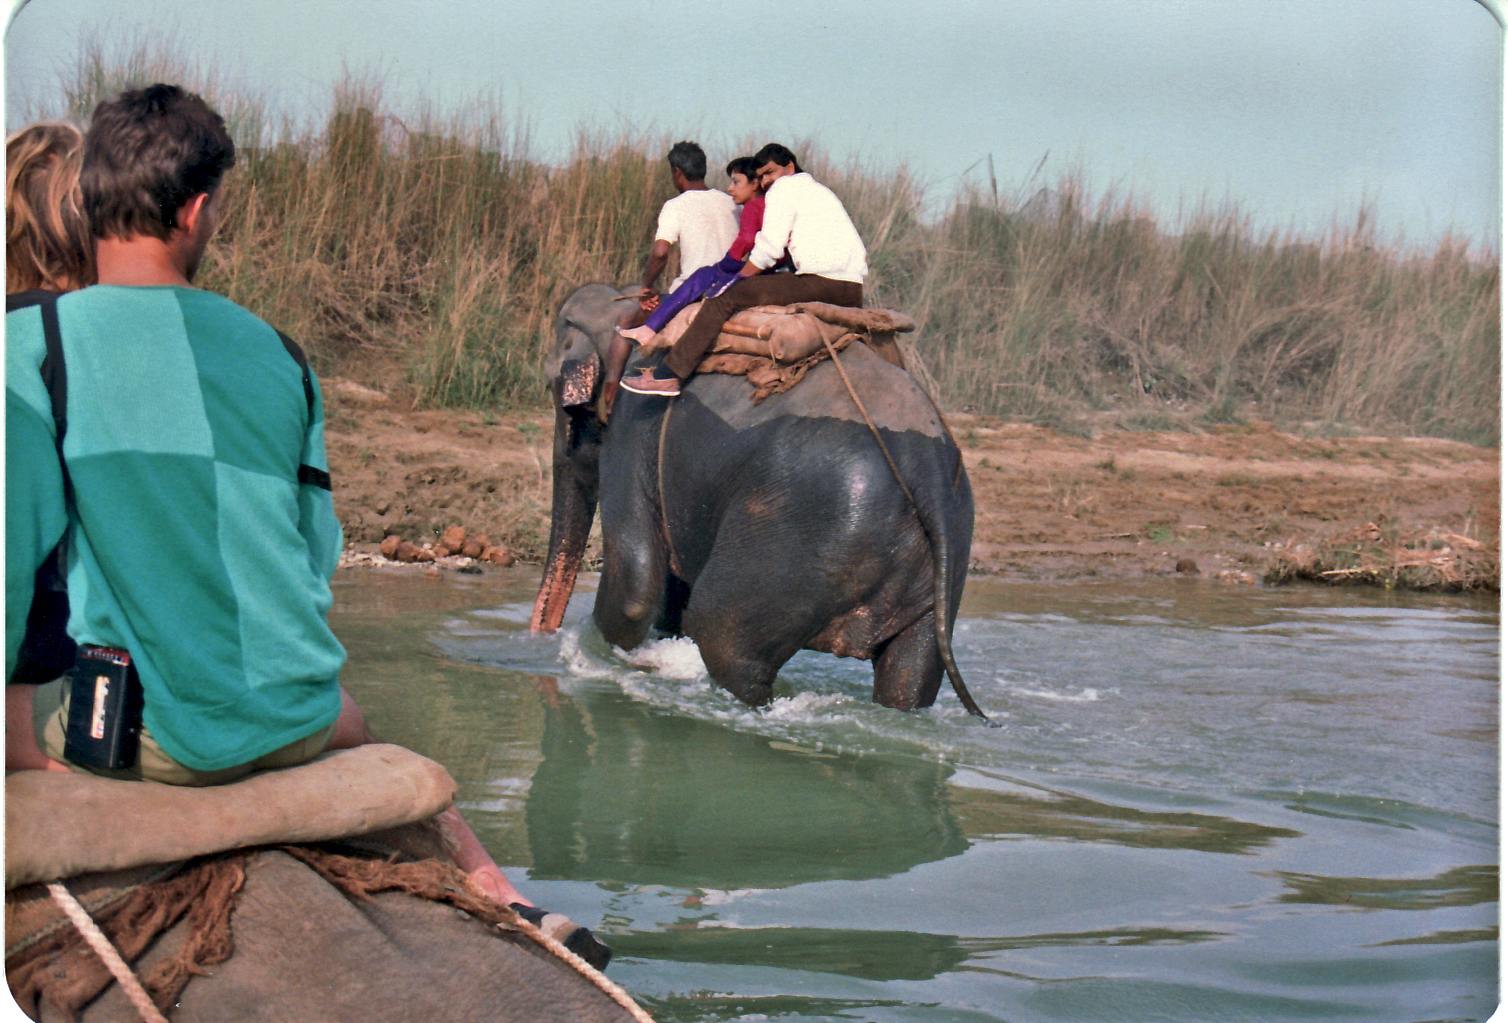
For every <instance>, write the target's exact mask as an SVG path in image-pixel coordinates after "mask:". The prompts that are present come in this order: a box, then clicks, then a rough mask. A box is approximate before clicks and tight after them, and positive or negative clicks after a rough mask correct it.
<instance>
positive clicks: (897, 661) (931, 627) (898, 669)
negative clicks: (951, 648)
mask: <svg viewBox="0 0 1508 1023" xmlns="http://www.w3.org/2000/svg"><path fill="white" fill-rule="evenodd" d="M942 677H943V660H942V655H941V654H939V653H938V652H937V634H936V626H935V624H934V622H933V618H932V612H930V611H929V612H927V613H926V614H924V615H922V616H921V617H920V618H918V619H917V620H916V621H915V622H912V623H911V624H910V625H909V626H907V627H906V629H905V630H903V631H902V632H901V633H900V634H899V635H897V636H895V637H894V638H892V639H891V640H890V641H889V642H887V643H886V644H885V645H884V646H883V647H881V648H880V649H879V650H878V651H877V652H876V654H875V658H874V702H875V703H878V704H880V705H881V706H883V707H891V708H893V709H895V710H917V709H919V708H921V707H930V706H932V704H933V703H934V702H936V700H937V690H938V688H939V687H940V686H941V685H942Z"/></svg>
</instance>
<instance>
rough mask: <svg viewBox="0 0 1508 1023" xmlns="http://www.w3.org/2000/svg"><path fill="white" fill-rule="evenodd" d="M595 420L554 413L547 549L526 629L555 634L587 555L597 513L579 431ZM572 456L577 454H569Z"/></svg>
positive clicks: (591, 470) (589, 428)
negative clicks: (553, 448) (541, 575)
mask: <svg viewBox="0 0 1508 1023" xmlns="http://www.w3.org/2000/svg"><path fill="white" fill-rule="evenodd" d="M595 426H596V422H595V419H588V418H587V417H579V416H571V415H568V414H567V413H565V412H564V411H558V412H557V413H556V417H555V459H554V476H555V479H554V489H553V496H552V500H551V506H550V548H549V551H548V553H547V554H546V555H545V571H544V577H543V578H542V579H541V580H540V583H539V595H538V596H536V597H535V598H534V613H533V614H532V615H531V616H530V617H529V631H530V632H554V631H555V630H556V629H558V628H560V622H561V619H562V618H564V617H565V612H566V605H567V604H568V603H570V600H571V591H572V590H574V589H575V588H576V574H577V573H578V572H580V571H581V563H582V561H583V559H584V558H585V556H586V542H587V537H588V535H589V534H590V533H591V531H592V518H593V516H595V515H596V513H597V481H596V478H595V472H596V457H595V446H594V445H593V446H592V447H593V450H592V453H591V456H590V459H589V460H590V462H591V464H590V466H585V465H583V464H581V455H582V444H581V442H582V437H581V433H582V432H583V431H587V432H591V431H593V428H594V427H595ZM573 456H575V457H573Z"/></svg>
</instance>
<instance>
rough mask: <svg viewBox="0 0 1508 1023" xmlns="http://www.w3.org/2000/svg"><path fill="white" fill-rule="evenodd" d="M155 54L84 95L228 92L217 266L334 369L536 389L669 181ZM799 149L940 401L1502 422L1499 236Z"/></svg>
mask: <svg viewBox="0 0 1508 1023" xmlns="http://www.w3.org/2000/svg"><path fill="white" fill-rule="evenodd" d="M157 52H159V51H158V50H153V49H151V48H148V47H142V48H139V49H138V50H137V51H135V52H134V53H131V54H127V55H126V56H125V57H123V58H122V57H110V56H107V55H105V54H103V53H102V52H101V51H99V50H98V49H92V50H86V51H85V53H84V56H83V57H82V58H81V61H80V64H79V67H78V68H77V70H76V72H75V74H74V76H73V79H72V81H71V84H69V86H68V88H67V89H66V90H65V91H66V92H67V104H68V112H69V113H72V114H73V115H74V116H75V117H77V118H79V119H80V120H82V119H83V115H84V113H85V112H86V111H88V110H90V109H92V107H93V103H94V101H95V100H96V99H97V98H99V97H101V96H104V95H108V94H111V93H113V92H115V91H116V90H118V89H119V88H121V87H122V86H124V85H126V84H134V83H144V82H148V81H152V80H158V79H168V80H179V81H183V82H184V83H185V84H186V85H188V86H190V87H194V88H198V89H199V90H201V91H203V92H205V93H206V94H207V95H208V96H210V97H211V98H212V101H213V102H216V103H217V104H218V106H219V107H220V109H222V111H224V112H226V113H227V115H228V117H227V119H228V121H229V122H230V123H231V125H232V129H233V132H234V133H235V135H236V138H237V144H238V146H239V149H240V154H241V155H240V160H239V164H238V168H237V170H236V171H235V172H234V173H233V174H232V175H231V176H230V177H229V178H228V183H227V199H226V201H227V204H226V210H225V214H224V223H223V226H222V228H221V233H220V235H219V237H218V239H217V242H216V244H215V246H214V247H213V251H212V253H211V258H210V259H209V261H208V262H207V265H206V269H205V270H204V271H202V272H203V274H204V278H203V283H204V284H205V286H206V287H209V288H212V289H214V290H217V291H221V292H223V293H225V294H227V295H228V296H230V297H231V298H232V299H234V300H235V301H237V302H240V303H242V304H243V305H246V306H247V307H249V308H251V309H252V310H254V311H256V312H257V313H259V314H260V315H262V316H263V317H265V318H266V319H268V320H270V321H272V322H274V323H277V324H278V325H279V326H281V327H282V328H283V329H284V330H285V331H288V332H289V333H291V334H293V335H294V336H295V337H298V338H300V339H301V340H302V341H303V342H304V343H305V344H306V347H307V348H308V349H309V350H310V352H311V355H312V357H313V358H314V359H315V361H316V364H317V365H318V366H320V367H321V368H322V369H323V370H324V371H325V372H335V373H343V374H347V375H354V376H357V377H364V376H365V377H372V376H374V375H382V374H384V373H386V374H387V375H389V376H393V375H399V376H401V377H402V378H403V382H404V383H405V384H406V385H407V386H408V387H409V388H410V389H411V390H412V392H413V393H414V395H415V397H416V400H417V401H419V402H422V403H427V404H432V405H442V406H443V405H459V406H467V407H480V406H486V405H492V404H498V403H502V404H515V405H517V404H538V403H542V402H543V401H544V400H545V389H544V386H543V384H544V380H543V376H542V370H541V366H542V362H543V356H544V354H545V352H546V351H547V349H548V346H549V344H550V340H551V339H550V324H551V321H552V318H553V315H554V312H555V310H556V309H557V308H558V306H559V304H560V302H561V301H562V300H563V299H564V297H565V296H566V295H567V294H568V293H569V292H570V291H571V290H572V289H574V288H575V287H576V286H578V285H580V284H582V283H586V282H588V281H610V282H618V283H626V282H629V281H631V280H633V279H635V278H636V277H637V276H638V273H639V270H640V267H641V265H642V260H643V257H644V255H645V253H646V251H647V249H648V246H649V243H650V241H651V238H652V232H653V227H654V223H655V216H656V213H657V211H658V208H659V205H660V204H661V203H662V202H663V201H664V200H665V199H667V198H669V197H670V195H671V194H672V192H671V187H670V184H669V179H668V175H667V170H666V166H665V164H664V160H663V154H664V153H665V151H666V149H667V148H668V143H669V141H671V140H669V139H648V138H630V137H627V136H620V137H609V136H603V135H588V134H583V135H582V136H581V137H580V138H579V139H578V140H577V143H576V145H575V147H574V150H573V151H572V153H571V154H570V156H569V158H568V159H567V160H566V161H565V162H564V164H563V165H560V166H553V167H551V166H545V165H544V164H542V163H541V162H539V161H538V160H536V159H534V158H532V157H531V155H530V152H529V143H528V137H527V132H525V131H520V130H519V129H518V128H517V126H516V125H514V124H510V122H509V121H508V119H507V118H505V117H503V116H501V115H500V114H499V112H498V111H497V110H496V109H495V108H493V107H491V106H489V105H488V104H486V103H482V102H479V103H477V104H474V105H472V106H471V107H470V108H468V109H465V110H462V111H461V112H459V113H452V114H447V115H441V114H433V113H419V114H409V115H406V116H405V117H399V116H397V115H395V114H394V113H392V112H391V111H390V110H389V109H388V108H387V106H386V105H385V103H384V98H383V95H382V92H381V89H380V86H379V85H377V84H373V83H364V82H362V81H360V80H357V79H351V80H348V81H347V82H346V83H344V84H342V85H340V86H339V87H337V88H336V89H335V90H334V93H333V96H332V98H331V100H330V104H329V111H328V114H327V116H324V117H323V118H320V119H315V120H311V121H309V122H308V123H306V124H304V125H302V126H295V125H292V124H290V123H288V122H286V121H284V122H282V123H280V124H276V125H274V124H272V123H271V119H270V118H269V117H267V116H266V115H265V114H264V112H263V107H262V105H261V104H260V103H258V102H257V101H256V100H254V99H248V98H246V97H245V96H243V95H224V94H222V92H221V90H219V89H218V88H217V87H216V83H215V82H214V81H213V80H208V79H207V78H206V77H205V76H204V75H203V74H200V73H198V72H197V71H195V70H194V69H192V68H188V69H187V70H185V69H184V67H183V66H182V65H181V64H176V63H175V61H174V60H173V59H172V58H171V57H167V58H163V57H159V56H154V55H153V54H154V53H157ZM793 148H797V149H798V152H801V153H802V155H803V157H804V159H803V163H804V164H805V165H806V166H807V169H809V170H812V171H813V172H814V173H816V174H817V176H818V177H819V178H820V179H821V180H824V181H826V182H827V183H829V184H830V185H831V186H832V187H833V188H834V190H835V191H836V192H837V193H838V194H839V196H841V197H842V199H843V201H844V203H845V205H846V206H847V207H848V209H849V211H850V212H851V214H852V215H853V218H854V220H855V223H856V224H857V226H858V228H859V231H860V234H861V235H862V236H863V237H864V238H865V240H866V242H867V243H868V246H869V253H870V255H869V259H870V266H871V276H870V279H869V281H868V282H867V284H866V290H867V293H868V295H869V301H870V302H871V303H872V304H882V305H887V306H892V307H896V308H900V309H904V310H907V311H909V312H910V313H912V314H913V315H914V316H915V317H916V318H917V319H918V321H919V323H920V325H921V329H920V332H919V333H918V334H917V335H916V344H917V350H918V351H919V352H920V354H921V357H922V359H923V361H924V363H925V368H926V370H927V371H928V372H929V373H930V375H931V377H932V378H934V379H935V381H936V386H937V389H938V393H939V396H940V398H941V400H942V402H943V404H944V405H945V406H947V407H951V408H954V409H963V408H970V409H977V410H979V411H982V412H989V413H995V414H999V415H1004V416H1010V417H1017V418H1025V419H1030V420H1033V421H1036V422H1042V423H1048V424H1054V425H1059V426H1063V427H1068V428H1083V425H1084V424H1085V423H1088V422H1092V421H1101V422H1106V423H1113V424H1119V425H1128V426H1132V427H1138V426H1140V427H1154V428H1161V427H1177V426H1185V427H1197V426H1198V425H1199V424H1200V423H1218V422H1231V421H1236V420H1238V419H1240V418H1242V417H1249V416H1260V417H1262V418H1266V419H1270V420H1273V421H1276V422H1279V423H1282V424H1286V425H1293V424H1300V423H1307V424H1310V425H1311V426H1313V427H1316V428H1320V429H1354V430H1366V431H1376V432H1394V433H1398V432H1402V433H1415V434H1430V435H1439V436H1447V437H1455V438H1460V439H1466V440H1471V441H1474V442H1477V443H1486V444H1495V443H1497V439H1498V436H1499V429H1500V408H1499V394H1500V379H1501V375H1500V367H1499V324H1498V309H1499V290H1500V283H1499V267H1498V255H1497V254H1496V253H1492V254H1483V253H1472V252H1471V251H1469V250H1468V247H1467V246H1466V245H1465V244H1464V243H1461V242H1459V241H1456V240H1453V239H1450V238H1446V239H1443V240H1442V241H1441V242H1440V243H1439V245H1438V247H1437V248H1436V249H1435V250H1434V251H1433V252H1429V253H1417V252H1406V251H1400V250H1398V249H1396V248H1395V247H1393V246H1390V245H1387V244H1384V243H1383V242H1382V241H1381V240H1379V239H1378V238H1377V237H1376V235H1375V232H1374V230H1373V229H1372V228H1371V226H1370V224H1369V223H1368V222H1367V220H1366V218H1365V216H1363V217H1361V218H1358V221H1357V223H1356V224H1355V225H1354V226H1352V227H1349V228H1346V229H1337V230H1335V231H1333V232H1332V233H1331V234H1330V235H1329V236H1328V237H1324V238H1302V237H1297V236H1293V235H1278V234H1271V233H1269V234H1260V233H1258V232H1256V231H1254V230H1253V229H1252V228H1251V227H1250V225H1249V223H1248V222H1247V220H1246V219H1245V218H1244V217H1243V216H1242V215H1241V214H1240V212H1239V211H1238V210H1235V209H1227V210H1222V211H1215V212H1210V213H1205V214H1201V215H1198V216H1196V217H1195V218H1194V219H1193V222H1192V223H1191V224H1188V225H1183V226H1181V227H1180V228H1179V229H1178V230H1176V231H1174V230H1169V229H1168V228H1166V227H1164V226H1162V225H1159V224H1158V222H1157V221H1156V220H1155V219H1154V217H1153V216H1152V215H1151V214H1150V213H1149V212H1148V211H1147V210H1146V209H1144V208H1142V207H1141V206H1139V205H1138V204H1136V203H1135V202H1134V201H1131V200H1127V199H1120V198H1117V197H1116V196H1114V195H1106V196H1104V197H1101V198H1099V199H1093V198H1091V197H1089V196H1087V195H1085V194H1084V190H1083V187H1082V185H1081V184H1080V183H1079V181H1077V180H1074V179H1068V180H1064V181H1062V182H1060V183H1058V185H1057V186H1056V187H1055V188H1048V189H1042V190H1040V191H1039V192H1038V193H1037V194H1036V195H1033V196H1031V197H1030V198H1029V199H1027V200H1026V201H1024V202H1022V201H1016V200H1014V199H1011V198H1002V197H1001V196H1000V195H998V194H997V193H995V192H994V191H993V190H992V191H991V192H990V193H988V194H986V193H983V192H980V191H964V192H962V193H961V194H959V195H958V196H957V197H956V199H955V201H954V202H953V203H952V205H951V206H950V207H949V208H948V209H947V210H946V211H945V212H944V213H943V214H942V215H940V216H928V215H926V214H925V212H924V211H925V209H926V206H925V202H924V200H925V195H924V190H923V188H922V187H921V185H920V184H919V183H918V182H917V181H916V180H915V179H913V178H912V177H911V176H910V175H909V174H908V173H907V172H906V171H905V170H904V169H903V170H884V169H874V168H867V167H862V166H853V165H849V166H842V165H835V164H833V163H831V162H830V161H829V160H828V159H826V157H825V156H824V154H822V153H821V152H820V151H816V152H813V150H814V149H815V148H816V147H813V146H811V145H810V144H805V145H797V146H794V147H793ZM723 162H724V160H723V158H722V157H720V156H719V157H718V158H715V159H713V160H712V163H713V164H715V165H720V164H721V163H723ZM718 177H720V175H713V178H714V180H715V179H716V178H718ZM667 279H668V278H667ZM374 382H378V383H387V384H391V383H392V381H391V380H380V381H374Z"/></svg>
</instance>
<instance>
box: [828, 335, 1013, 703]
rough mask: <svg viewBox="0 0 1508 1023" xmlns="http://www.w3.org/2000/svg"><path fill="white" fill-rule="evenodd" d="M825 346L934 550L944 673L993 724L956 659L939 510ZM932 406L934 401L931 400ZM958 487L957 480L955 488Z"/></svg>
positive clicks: (960, 463) (940, 418) (934, 618)
mask: <svg viewBox="0 0 1508 1023" xmlns="http://www.w3.org/2000/svg"><path fill="white" fill-rule="evenodd" d="M822 343H823V344H824V345H826V346H827V354H828V357H829V358H831V359H832V361H833V366H834V367H835V368H836V369H837V371H838V375H839V376H840V377H842V378H843V386H844V387H846V388H848V396H849V397H850V398H852V399H853V403H854V404H855V405H856V406H858V409H859V414H860V415H862V416H863V417H864V423H865V424H866V425H867V426H868V427H869V432H870V433H871V434H873V435H874V440H875V443H876V444H878V445H879V446H880V454H882V455H884V456H885V463H886V464H887V465H889V466H890V474H891V475H892V476H894V477H895V482H896V483H897V484H899V485H900V488H901V493H902V494H904V495H906V500H907V501H909V502H910V503H911V507H912V508H913V509H914V510H915V511H916V521H917V522H918V523H919V524H920V525H921V527H922V533H923V535H925V536H926V538H927V545H928V546H929V547H930V548H931V549H932V621H933V625H934V627H935V628H936V630H937V633H936V634H937V652H938V655H939V656H941V657H942V662H943V669H944V670H945V671H947V673H948V681H949V682H950V683H951V684H952V686H953V691H954V692H955V693H957V694H958V700H959V702H960V703H962V704H963V706H964V709H965V710H967V711H968V712H969V713H970V714H973V715H974V716H975V717H977V718H980V719H982V720H983V721H984V722H985V724H990V723H991V722H990V719H989V716H988V715H986V714H985V712H984V711H982V710H980V709H979V704H977V703H975V702H974V697H972V696H970V695H969V687H968V686H966V685H964V682H963V672H961V671H959V670H958V662H956V661H955V660H954V659H953V625H952V621H953V614H952V602H951V601H950V600H949V599H948V575H949V574H950V571H951V568H952V559H951V557H950V551H949V548H948V530H947V528H946V526H945V523H943V521H942V518H941V512H940V511H939V506H938V505H936V504H934V503H933V502H931V501H928V502H927V503H926V507H923V505H922V502H920V501H918V500H917V499H916V495H915V494H913V493H912V492H911V488H910V487H908V486H906V481H905V479H904V478H903V477H902V476H901V470H900V469H899V467H897V466H896V464H895V459H894V458H893V457H892V456H891V454H890V447H889V445H887V444H886V443H885V438H884V437H883V436H881V435H880V428H879V427H878V426H876V425H875V423H874V419H873V418H871V416H870V415H869V410H868V409H867V408H865V407H864V402H863V400H862V399H861V398H860V397H859V392H858V391H856V390H854V386H853V381H852V380H850V379H849V378H848V371H847V370H845V369H844V368H843V363H842V362H841V361H840V360H839V359H838V352H837V350H836V349H835V348H833V343H832V342H831V341H829V340H828V339H827V338H826V337H824V338H823V339H822ZM928 402H929V403H930V402H931V399H930V398H929V399H928ZM932 409H933V411H934V412H936V413H937V421H938V422H939V423H941V424H942V428H943V431H944V432H945V433H947V434H948V439H949V440H952V434H951V433H948V424H947V422H946V421H945V420H944V419H943V416H942V412H941V410H939V409H938V408H937V406H935V405H933V407H932ZM953 450H954V451H958V445H957V444H954V445H953ZM958 471H959V473H962V472H963V452H962V451H958ZM957 483H958V480H957V476H955V477H954V486H955V487H956V486H957Z"/></svg>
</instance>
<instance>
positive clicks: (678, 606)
mask: <svg viewBox="0 0 1508 1023" xmlns="http://www.w3.org/2000/svg"><path fill="white" fill-rule="evenodd" d="M689 599H691V587H690V586H687V585H686V581H685V580H684V579H682V578H681V577H680V576H678V575H673V574H670V575H666V577H665V601H664V604H663V606H662V607H661V608H660V618H659V620H658V621H656V622H655V629H656V630H658V631H660V632H663V633H665V634H666V635H667V636H680V635H683V634H684V633H683V630H682V629H681V615H683V614H685V612H686V601H688V600H689Z"/></svg>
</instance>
